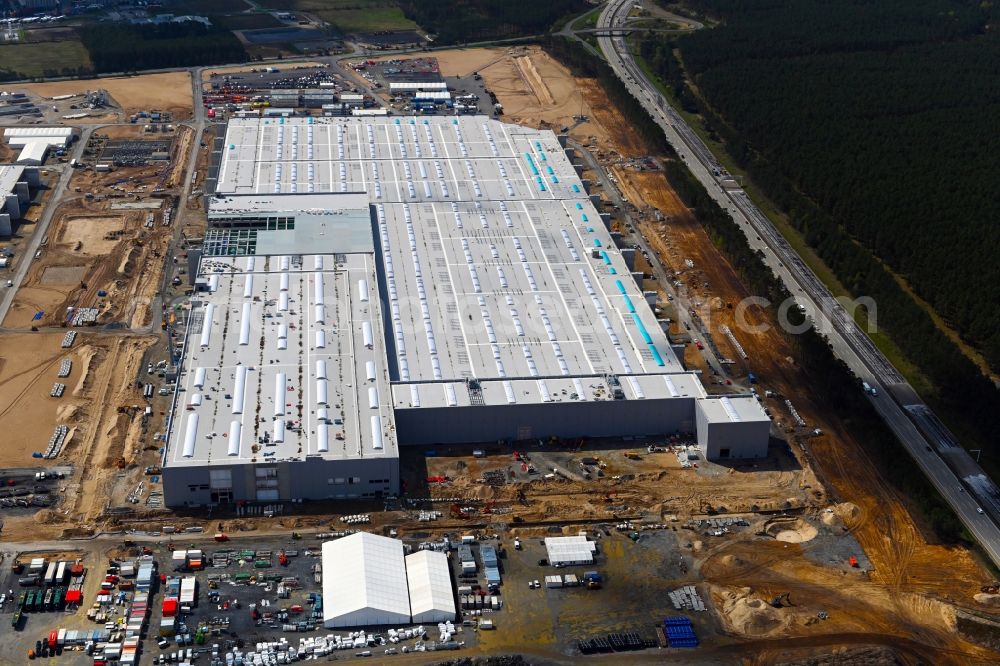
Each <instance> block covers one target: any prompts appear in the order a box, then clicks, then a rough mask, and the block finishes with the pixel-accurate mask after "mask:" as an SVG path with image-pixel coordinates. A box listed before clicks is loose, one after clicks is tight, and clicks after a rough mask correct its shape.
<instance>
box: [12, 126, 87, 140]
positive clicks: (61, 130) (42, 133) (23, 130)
mask: <svg viewBox="0 0 1000 666" xmlns="http://www.w3.org/2000/svg"><path fill="white" fill-rule="evenodd" d="M3 133H4V136H5V137H7V138H8V139H10V138H12V137H31V138H43V137H61V138H69V137H71V136H73V128H72V127H7V128H5V129H4V131H3Z"/></svg>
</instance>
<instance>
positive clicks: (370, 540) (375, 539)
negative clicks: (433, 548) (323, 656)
mask: <svg viewBox="0 0 1000 666" xmlns="http://www.w3.org/2000/svg"><path fill="white" fill-rule="evenodd" d="M409 621H410V599H409V592H408V590H407V586H406V563H405V562H404V560H403V544H402V542H400V541H397V540H396V539H389V538H387V537H382V536H378V535H375V534H368V533H366V532H358V533H356V534H352V535H350V536H347V537H344V538H342V539H337V540H336V541H327V542H326V543H324V544H323V625H324V626H325V627H327V628H328V629H333V628H337V627H373V626H378V625H390V624H391V625H400V624H407V623H408V622H409Z"/></svg>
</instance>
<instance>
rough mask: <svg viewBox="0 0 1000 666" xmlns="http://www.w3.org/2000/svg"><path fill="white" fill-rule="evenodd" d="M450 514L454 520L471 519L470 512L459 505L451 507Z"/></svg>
mask: <svg viewBox="0 0 1000 666" xmlns="http://www.w3.org/2000/svg"><path fill="white" fill-rule="evenodd" d="M449 514H450V515H451V517H452V518H463V519H467V518H468V517H469V512H468V511H467V510H466V509H463V508H462V507H460V506H459V505H457V504H452V505H451V507H450V508H449Z"/></svg>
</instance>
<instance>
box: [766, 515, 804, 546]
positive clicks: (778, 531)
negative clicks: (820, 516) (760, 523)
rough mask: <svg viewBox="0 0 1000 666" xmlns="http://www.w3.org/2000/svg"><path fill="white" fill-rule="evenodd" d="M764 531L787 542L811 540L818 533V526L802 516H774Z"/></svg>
mask: <svg viewBox="0 0 1000 666" xmlns="http://www.w3.org/2000/svg"><path fill="white" fill-rule="evenodd" d="M764 532H765V533H767V534H769V535H771V536H772V537H774V538H775V539H776V540H778V541H784V542H786V543H803V542H806V541H811V540H813V539H815V538H816V534H817V530H816V528H815V527H813V526H812V525H810V524H809V523H807V522H806V521H805V520H803V519H801V518H774V519H773V520H769V521H767V523H766V524H765V526H764Z"/></svg>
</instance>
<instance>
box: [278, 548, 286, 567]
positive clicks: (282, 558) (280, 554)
mask: <svg viewBox="0 0 1000 666" xmlns="http://www.w3.org/2000/svg"><path fill="white" fill-rule="evenodd" d="M278 564H280V565H281V566H283V567H287V566H288V556H287V555H285V551H283V550H279V551H278Z"/></svg>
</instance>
